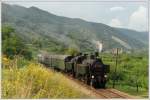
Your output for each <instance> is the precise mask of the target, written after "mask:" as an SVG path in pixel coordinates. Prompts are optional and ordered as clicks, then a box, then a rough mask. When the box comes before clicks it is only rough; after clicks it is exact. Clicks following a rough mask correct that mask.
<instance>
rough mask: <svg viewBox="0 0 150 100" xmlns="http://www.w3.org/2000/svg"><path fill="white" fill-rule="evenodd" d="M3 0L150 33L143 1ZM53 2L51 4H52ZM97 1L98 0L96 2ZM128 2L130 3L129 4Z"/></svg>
mask: <svg viewBox="0 0 150 100" xmlns="http://www.w3.org/2000/svg"><path fill="white" fill-rule="evenodd" d="M19 1H20V0H17V1H16V0H3V2H5V3H7V4H17V5H21V6H24V7H31V6H35V7H38V8H40V9H42V10H45V11H48V12H50V13H52V14H55V15H59V16H65V17H70V18H81V19H84V20H86V21H90V22H97V23H103V24H107V25H109V26H112V27H119V28H128V29H134V30H137V31H148V5H147V2H145V1H141V0H122V1H121V0H119V2H118V1H117V0H116V1H114V0H109V1H113V2H107V0H105V1H104V0H103V1H102V0H99V1H100V2H87V1H90V0H82V1H81V0H78V1H79V2H74V1H75V0H70V2H68V1H67V0H58V1H59V2H58V1H57V0H55V1H54V0H53V1H52V0H49V1H48V0H47V1H46V0H44V1H42V0H41V1H38V2H37V0H36V1H35V0H33V1H32V2H31V1H28V0H26V2H25V1H24V0H21V1H23V2H19ZM50 1H51V2H50ZM60 1H61V2H60ZM85 1H86V2H85ZM95 1H96V0H95ZM127 1H128V2H127Z"/></svg>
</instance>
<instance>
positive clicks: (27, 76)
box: [2, 58, 89, 98]
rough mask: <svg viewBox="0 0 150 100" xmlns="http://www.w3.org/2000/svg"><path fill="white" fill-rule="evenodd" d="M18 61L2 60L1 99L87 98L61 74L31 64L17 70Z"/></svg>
mask: <svg viewBox="0 0 150 100" xmlns="http://www.w3.org/2000/svg"><path fill="white" fill-rule="evenodd" d="M20 61H22V62H25V61H23V59H21V60H20V59H14V60H13V61H12V60H9V59H7V58H3V65H2V67H3V68H2V98H89V96H87V95H85V94H84V93H82V92H81V91H80V90H78V89H77V88H75V87H74V86H72V85H70V83H69V80H67V79H66V78H65V77H64V76H63V75H62V74H61V73H56V72H53V71H51V70H47V69H46V68H45V67H43V66H42V65H40V64H37V63H33V62H30V63H29V62H28V63H27V64H24V65H25V66H24V67H21V68H19V67H20V66H21V65H20V66H18V65H19V64H18V62H20Z"/></svg>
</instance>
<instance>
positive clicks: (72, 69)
mask: <svg viewBox="0 0 150 100" xmlns="http://www.w3.org/2000/svg"><path fill="white" fill-rule="evenodd" d="M38 61H39V62H40V63H42V64H44V65H47V66H49V67H51V68H54V69H57V70H60V71H63V72H65V73H68V74H71V75H72V76H73V77H74V78H77V79H79V80H81V81H83V82H85V83H86V84H88V85H91V86H93V87H94V88H105V85H106V82H107V73H108V72H109V69H110V68H109V65H105V64H103V61H102V60H101V58H98V53H95V54H94V55H93V54H91V55H87V54H82V53H79V54H78V55H76V56H71V55H49V54H42V53H41V54H39V55H38Z"/></svg>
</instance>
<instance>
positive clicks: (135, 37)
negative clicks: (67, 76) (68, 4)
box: [2, 4, 148, 51]
mask: <svg viewBox="0 0 150 100" xmlns="http://www.w3.org/2000/svg"><path fill="white" fill-rule="evenodd" d="M2 25H10V26H12V27H13V28H14V29H15V30H16V33H17V34H18V36H20V37H22V38H23V39H24V41H26V42H28V43H33V42H36V43H39V44H40V45H41V47H43V48H46V47H47V48H51V47H53V48H54V47H55V49H51V51H55V50H56V49H57V50H63V49H64V47H68V46H74V47H76V48H79V49H80V50H81V51H91V50H94V49H95V44H94V41H103V43H104V49H105V50H110V49H112V48H115V47H122V48H124V49H125V50H132V49H137V50H143V49H148V32H137V31H134V30H129V29H120V28H113V27H110V26H107V25H105V24H101V23H94V22H88V21H85V20H82V19H78V18H67V17H63V16H57V15H54V14H52V13H49V12H47V11H43V10H41V9H39V8H36V7H30V8H25V7H22V6H17V5H8V4H2Z"/></svg>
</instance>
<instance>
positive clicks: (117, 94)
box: [63, 73, 137, 99]
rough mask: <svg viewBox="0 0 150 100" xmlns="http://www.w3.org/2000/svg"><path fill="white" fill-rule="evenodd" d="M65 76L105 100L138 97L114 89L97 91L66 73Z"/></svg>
mask: <svg viewBox="0 0 150 100" xmlns="http://www.w3.org/2000/svg"><path fill="white" fill-rule="evenodd" d="M63 74H64V76H65V77H67V78H69V79H71V80H73V81H74V82H77V83H78V84H81V85H82V86H84V87H85V88H87V89H89V90H91V91H92V92H94V93H96V94H97V95H98V97H99V98H102V99H105V98H109V99H110V98H120V99H135V98H137V97H134V96H131V95H129V94H127V93H124V92H121V91H118V90H116V89H112V88H106V89H95V88H93V87H91V86H89V85H86V84H85V83H84V82H81V81H80V80H78V79H75V78H73V77H72V76H71V75H66V74H65V73H63Z"/></svg>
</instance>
